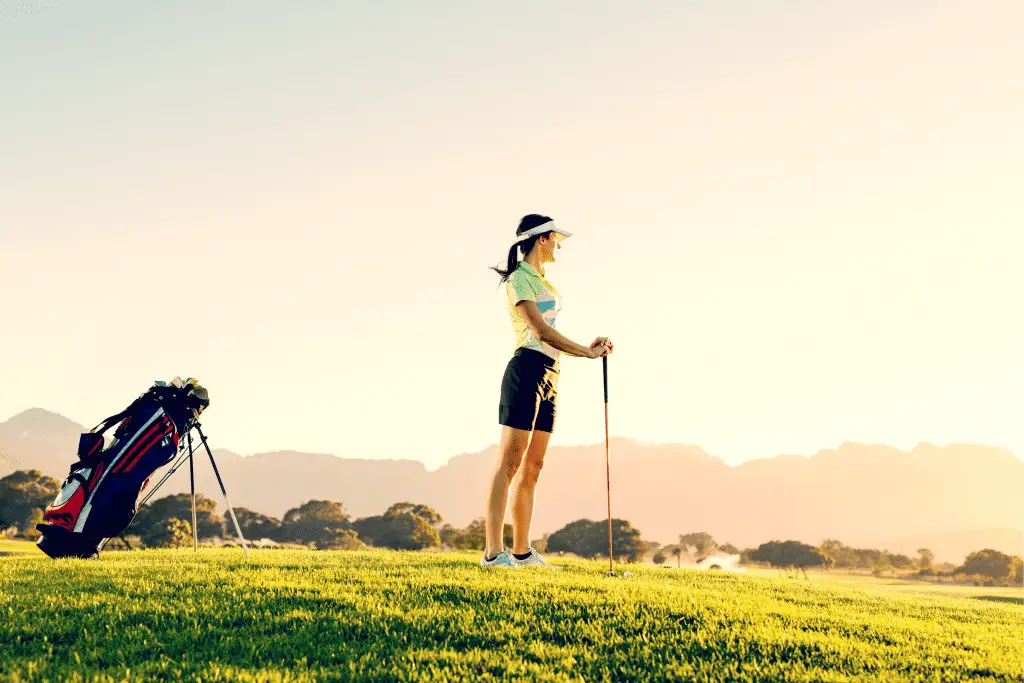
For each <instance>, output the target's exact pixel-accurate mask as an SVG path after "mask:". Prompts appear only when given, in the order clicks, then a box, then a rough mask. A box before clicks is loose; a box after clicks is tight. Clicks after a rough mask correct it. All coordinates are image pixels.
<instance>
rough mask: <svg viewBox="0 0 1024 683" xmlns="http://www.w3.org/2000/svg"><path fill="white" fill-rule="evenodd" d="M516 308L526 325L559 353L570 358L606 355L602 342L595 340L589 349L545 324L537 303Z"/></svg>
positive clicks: (524, 302)
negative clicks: (565, 354)
mask: <svg viewBox="0 0 1024 683" xmlns="http://www.w3.org/2000/svg"><path fill="white" fill-rule="evenodd" d="M516 306H517V307H518V308H519V310H520V311H521V312H522V314H523V318H524V319H525V320H526V324H527V325H529V326H530V329H531V330H532V331H533V333H534V334H535V335H536V336H537V339H540V340H541V341H542V342H544V343H545V344H550V345H551V346H553V347H555V348H556V349H558V350H559V351H562V352H563V353H567V354H569V355H570V356H579V357H581V358H600V357H601V356H603V355H604V354H605V346H604V344H603V343H601V342H600V340H595V341H594V343H593V344H592V345H591V346H590V347H589V348H587V347H586V346H582V345H580V344H577V343H576V342H574V341H572V340H571V339H569V338H568V337H566V336H565V335H564V334H562V333H561V332H559V331H558V330H556V329H555V328H553V327H551V325H548V324H547V323H546V322H544V318H543V316H541V314H540V309H539V308H537V302H536V301H520V302H519V303H518V304H516Z"/></svg>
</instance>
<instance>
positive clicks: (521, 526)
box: [512, 430, 551, 555]
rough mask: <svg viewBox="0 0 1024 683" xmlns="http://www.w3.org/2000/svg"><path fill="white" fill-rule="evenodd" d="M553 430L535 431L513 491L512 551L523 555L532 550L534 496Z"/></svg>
mask: <svg viewBox="0 0 1024 683" xmlns="http://www.w3.org/2000/svg"><path fill="white" fill-rule="evenodd" d="M550 440H551V432H541V431H536V430H535V431H534V432H533V436H532V437H531V438H530V445H529V447H528V448H527V449H526V458H525V460H524V462H523V467H522V468H521V469H520V471H519V479H518V480H517V481H516V485H515V488H514V489H513V491H512V552H513V553H517V554H519V555H522V554H524V553H527V552H529V550H530V523H531V522H532V521H533V498H534V492H535V491H536V490H537V480H538V479H539V478H540V471H541V468H543V467H544V454H545V453H547V450H548V442H549V441H550Z"/></svg>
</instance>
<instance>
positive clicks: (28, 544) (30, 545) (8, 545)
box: [0, 538, 43, 557]
mask: <svg viewBox="0 0 1024 683" xmlns="http://www.w3.org/2000/svg"><path fill="white" fill-rule="evenodd" d="M10 555H39V556H40V557H43V551H42V550H40V549H39V548H37V547H36V544H35V542H34V541H21V540H15V539H13V538H0V557H8V556H10Z"/></svg>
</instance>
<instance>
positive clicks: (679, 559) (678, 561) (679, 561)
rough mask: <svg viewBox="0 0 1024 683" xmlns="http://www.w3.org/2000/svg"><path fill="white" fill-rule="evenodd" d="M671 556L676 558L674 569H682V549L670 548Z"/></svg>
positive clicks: (677, 547)
mask: <svg viewBox="0 0 1024 683" xmlns="http://www.w3.org/2000/svg"><path fill="white" fill-rule="evenodd" d="M672 555H673V556H674V557H675V558H676V568H677V569H678V568H680V567H682V566H683V564H682V557H683V549H682V548H680V547H679V546H677V545H676V546H672Z"/></svg>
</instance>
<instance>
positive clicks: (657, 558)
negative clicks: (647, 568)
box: [651, 550, 668, 565]
mask: <svg viewBox="0 0 1024 683" xmlns="http://www.w3.org/2000/svg"><path fill="white" fill-rule="evenodd" d="M651 559H652V560H653V561H654V564H659V565H660V564H665V560H667V559H668V558H667V557H665V553H663V552H662V551H660V550H659V551H658V552H656V553H654V557H652V558H651Z"/></svg>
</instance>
